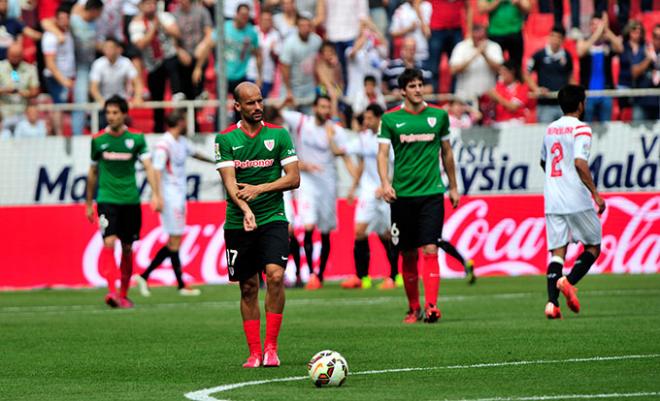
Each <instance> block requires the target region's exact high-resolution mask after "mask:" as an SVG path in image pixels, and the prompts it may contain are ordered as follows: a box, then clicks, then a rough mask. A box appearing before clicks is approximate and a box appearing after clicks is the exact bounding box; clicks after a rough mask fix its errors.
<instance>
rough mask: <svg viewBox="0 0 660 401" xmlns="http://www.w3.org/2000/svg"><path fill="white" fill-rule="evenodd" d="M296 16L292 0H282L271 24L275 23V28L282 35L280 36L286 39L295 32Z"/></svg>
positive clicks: (296, 12)
mask: <svg viewBox="0 0 660 401" xmlns="http://www.w3.org/2000/svg"><path fill="white" fill-rule="evenodd" d="M303 13H304V11H303ZM309 15H311V14H309ZM297 18H298V11H297V10H296V5H295V3H294V2H293V0H282V3H281V12H279V13H277V14H275V15H274V16H273V25H275V29H277V30H278V31H279V33H280V35H282V38H284V39H287V38H288V37H289V35H290V34H292V33H295V32H296V19H297ZM310 18H311V17H310Z"/></svg>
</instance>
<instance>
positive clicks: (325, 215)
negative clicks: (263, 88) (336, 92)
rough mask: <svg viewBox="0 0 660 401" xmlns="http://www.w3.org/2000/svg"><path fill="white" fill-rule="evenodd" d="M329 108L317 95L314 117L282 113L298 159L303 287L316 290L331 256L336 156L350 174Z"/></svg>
mask: <svg viewBox="0 0 660 401" xmlns="http://www.w3.org/2000/svg"><path fill="white" fill-rule="evenodd" d="M331 106H332V102H331V101H330V98H329V97H328V96H325V95H319V96H317V98H316V99H315V100H314V105H313V108H312V110H313V114H314V115H313V116H308V115H305V114H302V113H299V112H297V111H291V110H283V111H282V116H283V117H284V120H285V121H286V123H287V125H289V126H290V127H293V132H294V139H295V143H296V151H297V153H298V158H299V160H300V188H299V190H298V211H299V213H300V216H301V218H302V222H303V225H304V226H305V240H304V244H303V247H304V248H305V256H306V257H307V264H308V266H309V271H310V278H309V281H308V282H307V286H306V287H305V288H306V289H308V290H316V289H319V288H321V287H322V285H323V284H322V283H323V273H324V271H325V267H326V264H327V262H328V257H329V256H330V231H332V230H334V229H335V227H336V226H337V216H336V215H337V213H336V203H337V168H336V160H335V159H336V157H338V156H341V157H343V159H344V162H345V163H346V165H347V167H348V168H349V171H353V168H352V164H351V162H350V159H349V158H348V156H346V151H345V144H346V142H347V136H346V133H345V132H344V129H343V128H341V127H340V126H339V125H336V124H334V123H333V122H332V120H331V117H332V115H331V109H332V108H331ZM315 228H318V230H319V231H320V232H321V260H320V262H321V263H320V267H319V272H318V274H314V268H313V260H314V259H313V251H314V248H313V243H312V235H313V233H314V229H315Z"/></svg>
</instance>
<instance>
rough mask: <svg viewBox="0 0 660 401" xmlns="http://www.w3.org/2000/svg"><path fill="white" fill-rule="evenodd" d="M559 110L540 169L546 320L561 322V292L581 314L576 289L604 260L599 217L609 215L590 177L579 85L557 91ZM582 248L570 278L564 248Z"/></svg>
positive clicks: (588, 137)
mask: <svg viewBox="0 0 660 401" xmlns="http://www.w3.org/2000/svg"><path fill="white" fill-rule="evenodd" d="M558 100H559V105H560V106H561V109H562V111H563V113H564V116H563V117H561V118H560V119H559V120H557V121H555V122H553V123H552V124H550V125H549V126H548V128H547V130H546V133H545V137H544V139H543V147H542V150H541V167H542V168H543V170H544V172H545V189H544V194H543V196H544V201H545V220H546V231H547V239H548V250H549V251H550V252H551V253H552V258H551V259H550V264H549V265H548V275H547V285H548V303H547V304H546V307H545V315H546V317H547V318H548V319H560V318H561V310H560V309H559V292H560V291H561V293H562V294H564V296H565V297H566V303H567V305H568V307H569V308H570V309H571V310H572V311H573V312H575V313H578V312H579V311H580V302H579V300H578V298H577V294H576V292H577V288H575V287H574V286H575V284H577V282H578V281H580V279H582V277H584V276H585V275H586V274H587V272H588V271H589V268H590V267H591V265H593V264H594V262H595V261H596V259H597V258H598V255H600V243H601V239H602V228H601V224H600V220H599V219H598V215H597V214H596V211H595V210H594V207H593V203H592V198H593V201H594V202H595V203H596V206H597V207H598V213H599V214H600V213H603V212H604V211H605V201H603V199H602V198H601V197H600V195H599V194H598V190H597V189H596V185H595V184H594V182H593V179H592V178H591V172H590V171H589V163H588V161H589V153H590V150H591V128H589V126H588V125H586V124H585V123H583V122H582V121H580V119H579V117H580V116H581V115H582V114H583V113H584V104H585V91H584V88H583V87H581V86H577V85H567V86H565V87H563V88H562V89H561V90H560V91H559V95H558ZM571 241H572V242H580V243H582V245H583V246H584V252H582V254H581V255H580V256H579V257H578V259H577V260H576V261H575V265H574V266H573V268H572V270H571V273H570V274H569V275H568V276H565V277H564V276H563V275H562V269H563V267H564V258H565V257H566V247H567V246H568V243H569V242H571Z"/></svg>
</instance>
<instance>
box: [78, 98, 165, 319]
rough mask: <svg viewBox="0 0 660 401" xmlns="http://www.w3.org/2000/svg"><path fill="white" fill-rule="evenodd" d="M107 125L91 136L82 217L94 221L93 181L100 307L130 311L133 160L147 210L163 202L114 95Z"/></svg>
mask: <svg viewBox="0 0 660 401" xmlns="http://www.w3.org/2000/svg"><path fill="white" fill-rule="evenodd" d="M103 109H104V110H105V118H106V120H107V121H108V126H107V127H106V128H105V129H104V130H102V131H101V132H99V133H98V134H96V135H95V136H94V138H92V151H91V158H92V164H91V166H90V167H89V173H88V175H87V199H86V208H85V213H86V215H87V219H88V220H89V221H90V222H92V223H94V222H95V219H94V207H93V201H94V193H95V191H96V184H97V182H98V195H97V197H96V202H97V203H96V209H97V212H98V216H99V219H98V223H99V227H100V229H101V235H102V236H103V250H102V251H101V260H100V261H99V264H100V268H99V271H100V273H101V275H102V276H103V277H105V279H106V280H108V295H106V297H105V303H106V304H108V305H109V306H110V307H112V308H117V307H120V308H131V307H133V303H132V302H131V301H130V300H129V299H128V297H127V295H128V288H129V286H130V281H131V275H132V273H133V250H132V246H133V241H137V239H138V238H139V237H140V228H141V226H142V210H141V209H140V192H139V190H138V187H137V183H136V179H135V162H136V161H137V160H140V161H141V162H142V165H143V166H144V170H145V172H146V174H147V180H148V181H149V186H150V187H151V192H152V199H151V204H152V207H153V208H154V209H155V210H156V211H160V209H161V207H162V199H161V198H160V191H159V187H158V185H156V183H155V179H154V171H153V168H152V166H151V155H150V154H149V150H148V149H147V142H146V140H145V139H144V136H143V135H142V134H137V133H134V132H132V131H131V130H130V129H129V128H128V127H126V125H125V124H124V122H125V120H126V117H127V115H128V103H127V102H126V100H125V99H124V98H122V97H119V96H113V97H111V98H110V99H108V100H106V102H105V105H104V106H103ZM117 240H119V241H120V242H121V249H122V256H121V264H120V267H121V289H120V292H119V296H117V289H116V287H115V281H116V280H117V262H116V261H115V255H114V252H115V244H116V243H117Z"/></svg>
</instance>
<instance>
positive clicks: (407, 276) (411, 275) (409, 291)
mask: <svg viewBox="0 0 660 401" xmlns="http://www.w3.org/2000/svg"><path fill="white" fill-rule="evenodd" d="M401 270H402V271H403V272H402V273H403V286H404V288H405V290H406V296H407V297H408V305H409V306H410V309H412V310H417V309H420V306H419V273H418V272H417V258H414V259H413V258H405V257H404V258H403V266H402V267H401Z"/></svg>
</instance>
